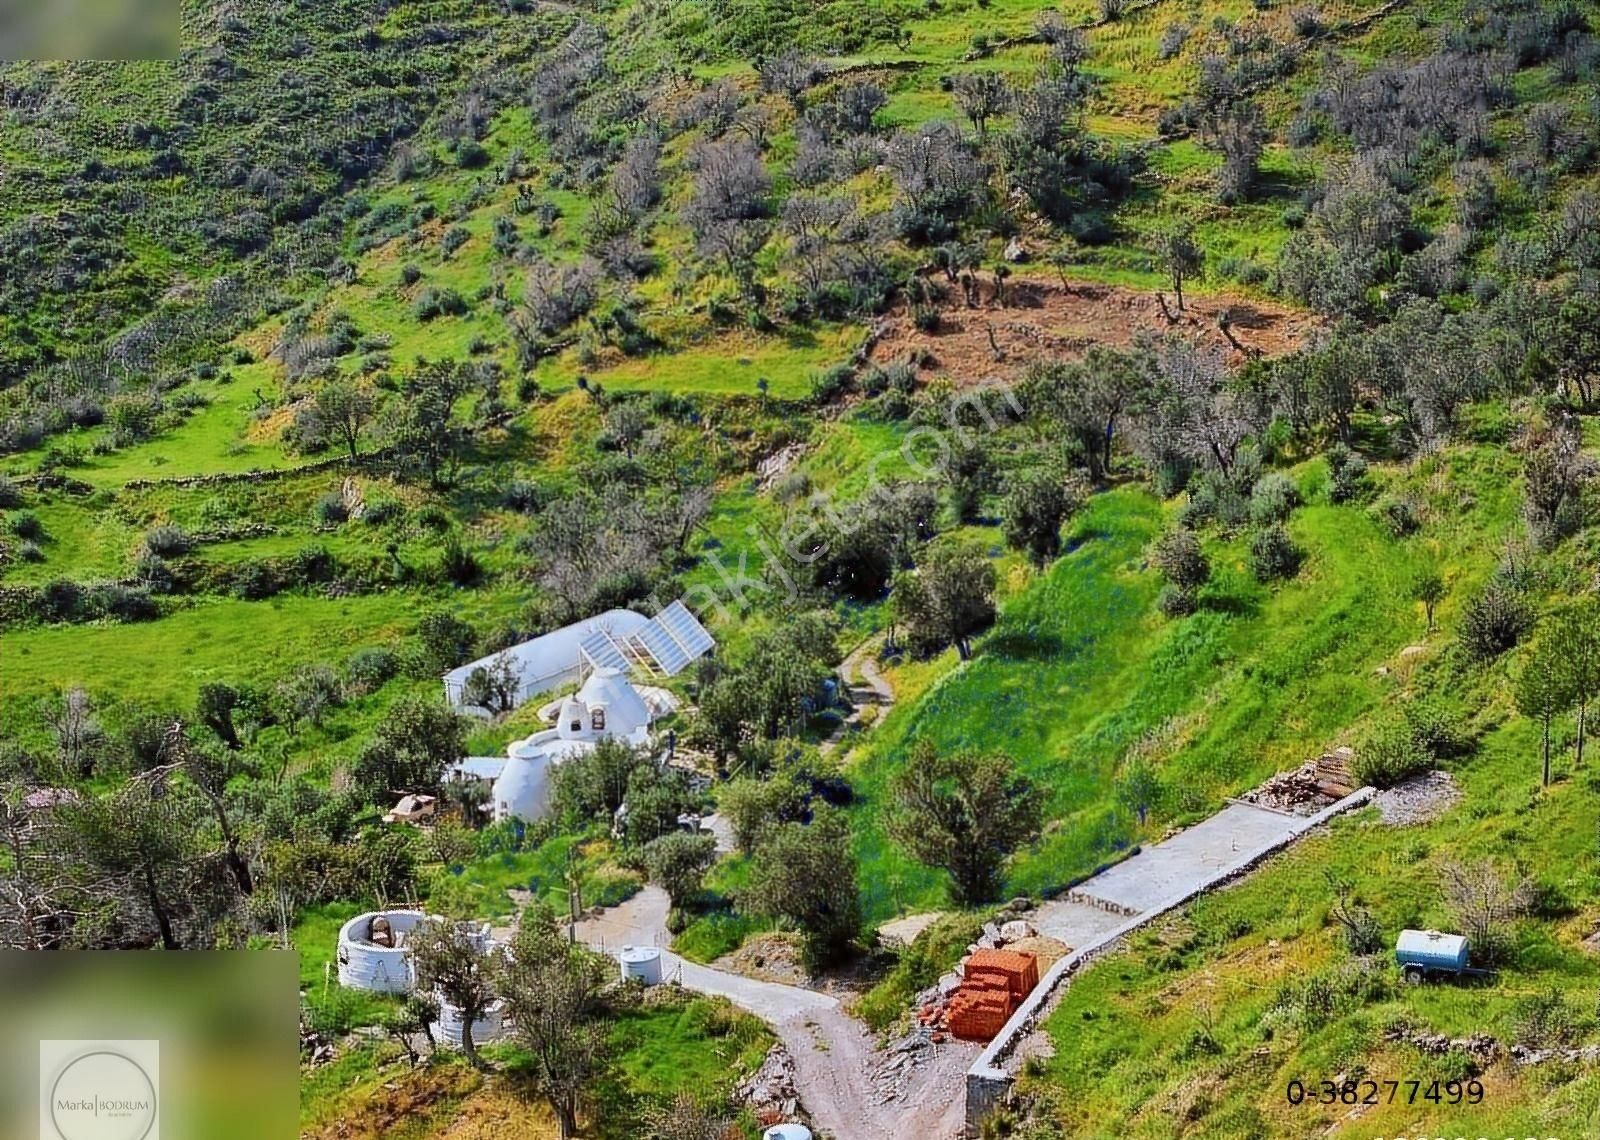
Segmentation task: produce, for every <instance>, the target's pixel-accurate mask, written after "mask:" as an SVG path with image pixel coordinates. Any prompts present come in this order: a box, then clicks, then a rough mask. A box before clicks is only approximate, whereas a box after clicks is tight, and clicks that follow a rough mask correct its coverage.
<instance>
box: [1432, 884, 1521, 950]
mask: <svg viewBox="0 0 1600 1140" xmlns="http://www.w3.org/2000/svg"><path fill="white" fill-rule="evenodd" d="M1440 876H1441V878H1442V880H1443V882H1442V886H1443V888H1444V895H1445V898H1446V899H1447V900H1448V901H1449V903H1450V907H1451V909H1452V910H1453V911H1454V912H1455V916H1456V921H1457V922H1459V923H1460V924H1461V929H1462V931H1463V933H1465V934H1466V936H1467V940H1468V942H1469V943H1470V944H1471V946H1472V949H1473V954H1474V957H1476V958H1478V960H1480V961H1482V962H1485V963H1492V962H1495V961H1498V960H1500V959H1501V958H1503V957H1504V956H1505V954H1506V953H1507V952H1508V951H1509V950H1510V945H1511V924H1512V922H1514V921H1515V920H1516V919H1517V918H1519V917H1520V916H1521V915H1523V914H1524V913H1526V912H1527V909H1528V905H1529V903H1530V902H1531V901H1532V896H1533V888H1532V884H1531V883H1529V882H1528V880H1527V878H1526V877H1524V876H1523V875H1521V874H1516V875H1513V876H1512V877H1510V878H1507V877H1506V876H1504V875H1502V874H1501V873H1500V871H1499V870H1498V869H1496V868H1495V867H1494V866H1493V865H1492V864H1490V863H1473V864H1467V863H1459V862H1451V863H1447V864H1445V866H1444V868H1443V869H1442V870H1441V872H1440Z"/></svg>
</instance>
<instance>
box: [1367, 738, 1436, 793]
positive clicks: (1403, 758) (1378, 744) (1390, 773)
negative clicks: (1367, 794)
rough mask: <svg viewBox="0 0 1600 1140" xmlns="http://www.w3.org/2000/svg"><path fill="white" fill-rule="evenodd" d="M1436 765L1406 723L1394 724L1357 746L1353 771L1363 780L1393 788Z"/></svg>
mask: <svg viewBox="0 0 1600 1140" xmlns="http://www.w3.org/2000/svg"><path fill="white" fill-rule="evenodd" d="M1432 767H1433V757H1432V756H1430V755H1428V753H1427V752H1425V751H1424V750H1423V749H1421V748H1419V747H1418V746H1417V742H1416V738H1415V737H1414V736H1413V735H1412V733H1411V730H1410V729H1409V728H1408V727H1407V726H1406V725H1404V724H1391V725H1387V726H1385V727H1384V728H1382V729H1380V730H1378V731H1377V732H1375V733H1374V734H1373V735H1372V737H1371V738H1370V739H1369V740H1367V742H1366V743H1364V744H1362V745H1360V746H1359V747H1358V748H1357V749H1356V755H1355V759H1354V761H1352V763H1351V765H1350V774H1351V775H1352V776H1354V777H1355V778H1356V779H1357V780H1359V781H1360V782H1361V783H1363V784H1371V785H1372V786H1373V787H1375V788H1392V787H1393V786H1394V785H1396V784H1398V783H1399V782H1400V781H1401V780H1405V779H1408V778H1409V777H1411V776H1416V775H1420V774H1421V773H1423V772H1426V771H1428V770H1429V769H1430V768H1432Z"/></svg>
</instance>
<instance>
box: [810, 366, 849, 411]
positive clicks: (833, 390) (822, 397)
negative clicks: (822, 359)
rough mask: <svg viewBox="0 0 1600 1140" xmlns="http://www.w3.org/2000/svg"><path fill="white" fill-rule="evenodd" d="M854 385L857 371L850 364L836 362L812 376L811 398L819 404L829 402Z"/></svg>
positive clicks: (842, 394)
mask: <svg viewBox="0 0 1600 1140" xmlns="http://www.w3.org/2000/svg"><path fill="white" fill-rule="evenodd" d="M854 387H855V372H854V371H853V370H852V369H851V368H850V366H849V365H848V364H835V365H834V366H833V367H832V368H830V369H828V370H827V371H826V372H822V373H819V374H817V375H816V376H813V377H812V378H811V398H812V399H813V400H814V401H816V402H817V403H819V404H829V403H832V402H833V401H834V400H837V399H839V397H841V396H844V395H846V394H847V393H849V391H850V390H851V389H852V388H854Z"/></svg>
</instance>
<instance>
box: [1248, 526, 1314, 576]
mask: <svg viewBox="0 0 1600 1140" xmlns="http://www.w3.org/2000/svg"><path fill="white" fill-rule="evenodd" d="M1304 560H1305V555H1304V553H1303V552H1302V551H1301V550H1300V548H1299V547H1298V546H1296V545H1295V544H1294V541H1293V540H1292V539H1291V538H1290V537H1289V532H1288V531H1286V530H1284V529H1283V527H1281V526H1276V525H1274V526H1269V527H1263V528H1262V529H1261V530H1259V531H1257V532H1256V536H1255V538H1254V539H1253V540H1252V541H1251V543H1250V570H1251V572H1252V573H1253V574H1255V576H1256V580H1257V581H1258V582H1271V581H1275V580H1277V579H1280V578H1293V577H1294V576H1295V575H1296V574H1298V573H1299V572H1300V563H1301V562H1303V561H1304Z"/></svg>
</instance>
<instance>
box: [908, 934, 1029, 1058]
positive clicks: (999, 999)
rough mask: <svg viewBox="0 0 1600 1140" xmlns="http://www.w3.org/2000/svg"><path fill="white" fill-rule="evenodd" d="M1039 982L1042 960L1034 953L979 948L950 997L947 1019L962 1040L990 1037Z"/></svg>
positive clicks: (945, 1015)
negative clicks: (1040, 961) (1040, 962)
mask: <svg viewBox="0 0 1600 1140" xmlns="http://www.w3.org/2000/svg"><path fill="white" fill-rule="evenodd" d="M1038 984H1039V960H1038V959H1037V958H1035V957H1034V956H1033V955H1032V954H1024V953H1019V952H1017V951H1014V950H976V951H974V952H973V954H972V956H971V957H969V958H968V959H967V961H966V966H965V970H964V972H963V975H962V982H961V985H960V987H959V988H958V989H957V990H956V992H955V993H954V994H952V995H951V997H950V1004H949V1007H948V1008H947V1009H946V1010H945V1011H944V1023H945V1025H947V1026H948V1027H949V1029H950V1032H951V1033H953V1034H955V1035H956V1036H957V1037H960V1038H961V1039H962V1040H965V1041H989V1040H991V1039H992V1038H993V1037H994V1036H995V1034H997V1033H999V1032H1000V1030H1001V1029H1002V1028H1003V1027H1004V1026H1005V1023H1006V1022H1007V1021H1008V1020H1010V1018H1011V1015H1012V1014H1013V1013H1015V1012H1016V1009H1017V1006H1018V1005H1020V1004H1021V1003H1022V999H1023V998H1025V997H1027V996H1028V994H1029V993H1030V992H1032V990H1033V988H1034V987H1035V986H1037V985H1038ZM924 1024H928V1022H926V1021H925V1022H924Z"/></svg>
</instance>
